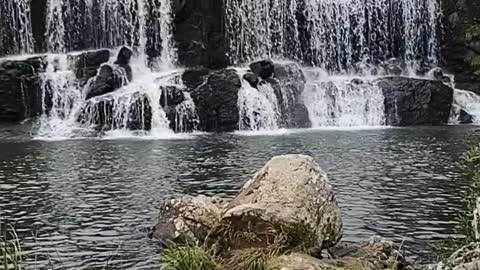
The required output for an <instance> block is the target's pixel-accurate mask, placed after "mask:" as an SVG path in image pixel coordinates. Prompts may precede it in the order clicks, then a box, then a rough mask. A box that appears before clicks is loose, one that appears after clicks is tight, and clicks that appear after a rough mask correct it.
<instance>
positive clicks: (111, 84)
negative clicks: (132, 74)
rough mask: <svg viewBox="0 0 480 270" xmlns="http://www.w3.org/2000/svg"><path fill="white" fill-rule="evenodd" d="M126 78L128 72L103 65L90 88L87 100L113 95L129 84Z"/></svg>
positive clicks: (114, 66) (117, 67)
mask: <svg viewBox="0 0 480 270" xmlns="http://www.w3.org/2000/svg"><path fill="white" fill-rule="evenodd" d="M126 76H127V75H126V71H125V70H124V69H123V68H121V67H119V66H116V65H108V64H105V65H103V66H102V67H101V68H100V70H99V71H98V74H97V75H96V77H95V78H94V79H93V80H94V81H93V82H92V84H91V85H90V86H89V91H88V93H87V99H90V98H92V97H96V96H101V95H104V94H107V93H111V92H113V91H115V90H117V89H118V88H120V87H122V86H124V85H125V84H126V83H127V82H126Z"/></svg>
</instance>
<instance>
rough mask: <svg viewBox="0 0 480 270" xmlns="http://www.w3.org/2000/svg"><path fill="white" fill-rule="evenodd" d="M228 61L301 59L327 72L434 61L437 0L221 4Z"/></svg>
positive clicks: (279, 0)
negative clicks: (387, 63)
mask: <svg viewBox="0 0 480 270" xmlns="http://www.w3.org/2000/svg"><path fill="white" fill-rule="evenodd" d="M226 9H227V38H228V40H230V45H231V46H230V57H231V60H232V62H234V63H243V62H247V61H251V60H253V59H256V58H261V57H281V58H282V57H288V58H295V59H299V60H304V61H305V62H306V63H309V64H312V65H314V66H318V67H323V68H325V69H326V70H328V71H333V72H339V71H355V67H356V66H357V65H358V64H360V63H361V64H362V65H376V64H379V63H381V62H383V61H385V60H387V59H389V58H392V57H397V58H400V59H402V60H404V62H405V63H406V64H408V65H410V66H416V67H417V66H418V67H419V65H429V64H435V63H436V62H437V55H438V44H437V31H438V29H437V28H438V27H437V22H438V20H439V18H440V15H441V11H440V6H439V4H438V2H437V0H430V1H421V0H398V1H390V0H341V1H338V0H309V1H304V0H290V1H287V0H271V1H246V2H245V1H240V0H226Z"/></svg>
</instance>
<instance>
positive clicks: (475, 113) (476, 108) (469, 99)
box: [450, 89, 480, 124]
mask: <svg viewBox="0 0 480 270" xmlns="http://www.w3.org/2000/svg"><path fill="white" fill-rule="evenodd" d="M462 110H463V111H464V112H465V113H468V114H469V115H471V116H472V122H473V123H475V124H480V96H479V95H477V94H475V93H473V92H470V91H465V90H460V89H455V92H454V94H453V107H452V114H451V120H450V122H452V123H458V122H459V119H460V115H461V111H462Z"/></svg>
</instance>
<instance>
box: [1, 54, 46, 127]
mask: <svg viewBox="0 0 480 270" xmlns="http://www.w3.org/2000/svg"><path fill="white" fill-rule="evenodd" d="M46 66H47V63H46V61H45V59H44V58H43V57H34V58H30V59H26V60H20V61H3V62H0V122H17V121H22V120H24V119H26V118H30V117H32V116H35V115H39V114H41V113H42V88H41V80H40V78H39V76H38V73H39V72H43V71H45V68H46Z"/></svg>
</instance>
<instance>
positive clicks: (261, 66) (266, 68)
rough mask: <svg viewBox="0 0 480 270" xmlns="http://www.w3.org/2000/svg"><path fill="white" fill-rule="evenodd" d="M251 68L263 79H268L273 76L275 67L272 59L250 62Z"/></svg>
mask: <svg viewBox="0 0 480 270" xmlns="http://www.w3.org/2000/svg"><path fill="white" fill-rule="evenodd" d="M250 69H251V70H252V72H253V73H255V74H257V75H258V76H260V77H261V78H262V79H268V78H270V77H272V76H273V73H274V71H275V67H274V65H273V62H272V61H270V60H262V61H258V62H254V63H251V64H250Z"/></svg>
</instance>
